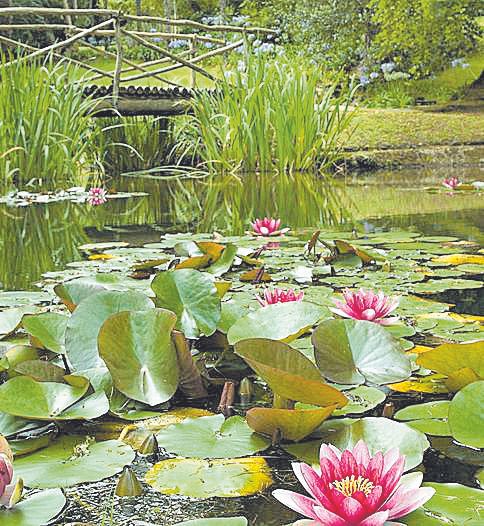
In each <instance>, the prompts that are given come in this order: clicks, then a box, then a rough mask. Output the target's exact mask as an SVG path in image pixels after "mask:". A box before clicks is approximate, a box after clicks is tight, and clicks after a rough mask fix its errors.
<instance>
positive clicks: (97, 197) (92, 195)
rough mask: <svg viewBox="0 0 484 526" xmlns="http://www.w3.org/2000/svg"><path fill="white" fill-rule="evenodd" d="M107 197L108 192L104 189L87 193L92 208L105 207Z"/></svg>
mask: <svg viewBox="0 0 484 526" xmlns="http://www.w3.org/2000/svg"><path fill="white" fill-rule="evenodd" d="M106 195H107V192H106V190H104V188H99V187H95V188H90V189H89V192H88V193H87V199H86V201H87V202H88V203H89V204H90V205H92V206H99V205H103V204H104V203H105V202H106V201H107V199H106Z"/></svg>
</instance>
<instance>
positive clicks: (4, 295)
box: [0, 290, 51, 307]
mask: <svg viewBox="0 0 484 526" xmlns="http://www.w3.org/2000/svg"><path fill="white" fill-rule="evenodd" d="M50 300H51V296H50V294H48V293H47V292H31V291H24V290H12V291H8V292H0V307H20V306H22V305H38V304H39V303H42V302H44V301H50Z"/></svg>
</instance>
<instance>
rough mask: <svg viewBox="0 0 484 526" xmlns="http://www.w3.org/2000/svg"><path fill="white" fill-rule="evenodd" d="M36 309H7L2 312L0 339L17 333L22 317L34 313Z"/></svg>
mask: <svg viewBox="0 0 484 526" xmlns="http://www.w3.org/2000/svg"><path fill="white" fill-rule="evenodd" d="M34 310H35V308H33V307H28V306H23V307H16V308H14V309H6V310H3V311H1V312H0V339H2V338H5V336H8V335H9V334H12V333H13V332H15V330H16V329H17V328H18V326H19V325H20V322H21V321H22V317H23V315H24V314H26V313H28V312H33V311H34Z"/></svg>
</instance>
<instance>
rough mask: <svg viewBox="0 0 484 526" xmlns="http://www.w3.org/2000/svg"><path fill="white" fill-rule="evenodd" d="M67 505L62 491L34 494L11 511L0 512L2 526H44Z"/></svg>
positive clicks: (52, 490)
mask: <svg viewBox="0 0 484 526" xmlns="http://www.w3.org/2000/svg"><path fill="white" fill-rule="evenodd" d="M65 505H66V498H65V496H64V493H62V491H61V490H60V489H51V490H46V491H40V492H38V493H34V494H33V495H30V496H28V497H26V498H24V499H22V500H21V501H20V502H19V503H18V504H17V505H16V506H14V507H13V508H11V509H9V510H0V520H1V522H2V526H43V525H44V524H47V523H49V522H50V521H51V520H52V519H54V518H55V517H56V516H57V515H59V513H60V512H61V511H62V510H63V508H64V506H65Z"/></svg>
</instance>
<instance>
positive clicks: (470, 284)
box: [413, 278, 482, 294]
mask: <svg viewBox="0 0 484 526" xmlns="http://www.w3.org/2000/svg"><path fill="white" fill-rule="evenodd" d="M481 287H482V281H476V280H472V279H450V278H449V279H429V280H428V281H425V282H423V283H416V284H415V285H413V291H414V292H416V293H417V294H436V293H437V292H444V291H446V290H449V289H458V290H463V289H479V288H481Z"/></svg>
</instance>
